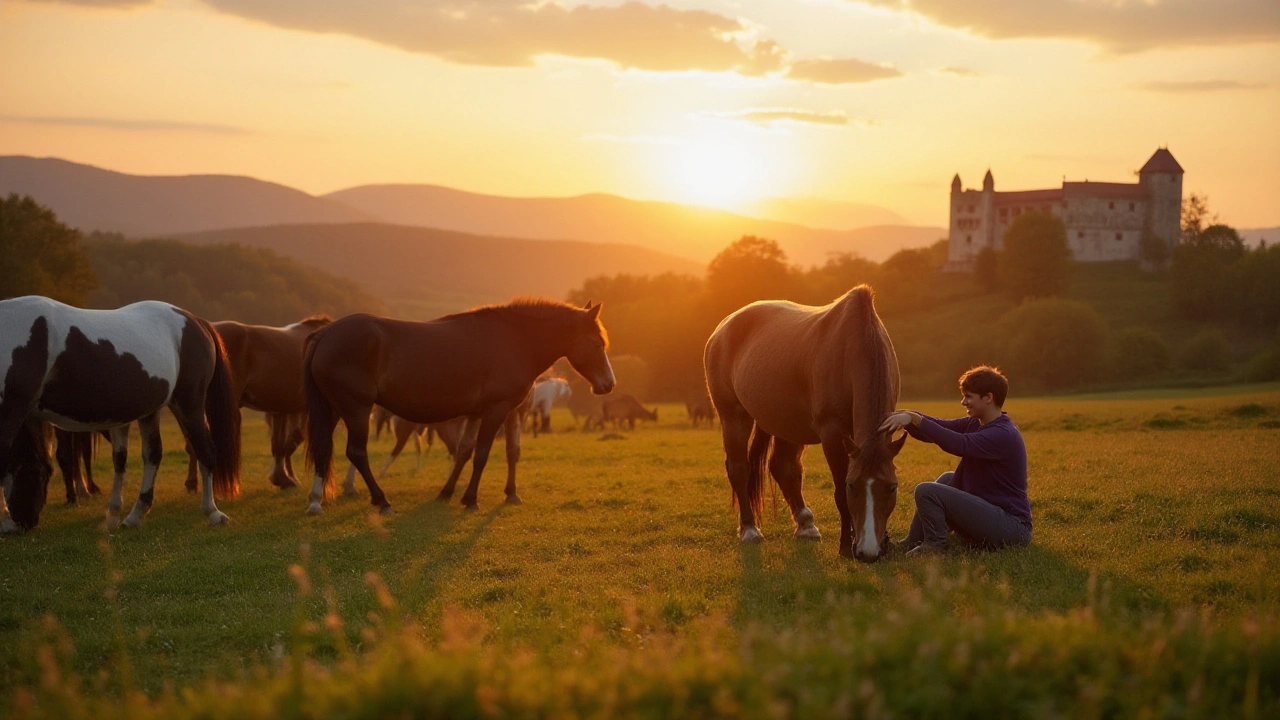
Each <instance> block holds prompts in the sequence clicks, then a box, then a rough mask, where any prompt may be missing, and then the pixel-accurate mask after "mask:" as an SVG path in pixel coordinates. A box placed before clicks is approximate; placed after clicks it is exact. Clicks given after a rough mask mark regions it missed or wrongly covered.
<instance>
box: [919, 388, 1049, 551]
mask: <svg viewBox="0 0 1280 720" xmlns="http://www.w3.org/2000/svg"><path fill="white" fill-rule="evenodd" d="M906 429H907V432H909V433H911V436H912V437H914V438H916V439H917V440H924V441H925V442H931V443H934V444H936V445H937V446H938V447H940V448H942V449H943V450H945V451H946V452H949V453H951V454H952V455H957V456H959V457H960V464H959V465H957V466H956V476H955V481H954V482H953V483H952V487H954V488H956V489H958V490H964V491H965V492H967V493H971V494H973V495H977V496H978V497H980V498H982V499H983V500H986V501H987V502H989V503H991V504H992V505H995V506H996V507H998V508H1000V509H1002V510H1004V511H1005V512H1007V513H1009V514H1010V515H1012V516H1014V517H1016V518H1018V519H1020V520H1022V521H1024V522H1026V524H1027V526H1028V527H1030V526H1031V500H1030V498H1028V497H1027V446H1026V445H1025V444H1024V443H1023V442H1022V433H1020V432H1018V426H1017V425H1014V424H1013V420H1011V419H1009V415H1008V414H1007V413H1001V414H1000V417H998V418H996V419H995V420H992V421H991V422H989V423H987V424H986V425H983V424H982V423H980V422H978V419H977V418H971V417H962V418H958V419H955V420H940V419H938V418H935V417H929V416H928V415H925V414H923V413H921V414H920V425H919V426H918V427H917V426H912V425H907V426H906Z"/></svg>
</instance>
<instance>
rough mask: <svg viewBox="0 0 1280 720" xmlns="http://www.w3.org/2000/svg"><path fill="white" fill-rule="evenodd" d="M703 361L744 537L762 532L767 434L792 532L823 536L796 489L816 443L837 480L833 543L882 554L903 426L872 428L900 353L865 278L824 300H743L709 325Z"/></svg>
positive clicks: (890, 399)
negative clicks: (889, 431)
mask: <svg viewBox="0 0 1280 720" xmlns="http://www.w3.org/2000/svg"><path fill="white" fill-rule="evenodd" d="M703 366H704V368H705V369H706V375H707V387H708V389H709V390H710V391H711V400H712V402H713V403H714V404H715V407H716V411H717V412H718V413H719V415H720V427H721V431H722V433H723V435H724V452H725V469H726V471H727V472H728V475H729V483H730V485H731V486H732V488H733V497H734V500H735V501H736V502H737V504H738V512H739V526H738V532H739V538H740V539H741V540H742V541H743V542H754V541H759V540H761V539H763V537H764V536H763V535H761V533H760V530H759V529H758V528H757V527H756V518H757V516H759V514H760V512H761V500H762V485H763V482H764V480H763V478H764V468H765V458H766V455H767V454H769V448H770V444H771V442H772V446H773V452H772V455H771V456H770V457H769V458H768V468H769V473H770V474H771V475H772V476H773V479H774V480H775V481H776V482H777V483H778V485H779V487H781V489H782V494H783V496H784V497H785V498H786V500H787V504H788V505H789V506H790V508H791V517H792V520H793V522H794V523H795V526H796V530H795V536H796V537H799V538H811V539H815V540H816V539H818V538H819V537H820V533H819V532H818V528H817V527H816V526H815V525H814V524H813V511H811V510H810V509H809V508H808V507H807V506H806V505H805V503H804V497H803V495H802V494H801V491H800V482H801V479H802V477H803V474H802V471H801V464H800V459H801V455H802V454H803V453H804V448H805V446H806V445H817V444H821V445H822V452H823V455H825V456H826V460H827V465H828V466H829V467H830V468H831V475H832V477H833V478H834V479H835V485H836V491H835V496H836V508H837V509H838V510H839V511H840V554H841V555H844V556H845V557H857V558H858V559H859V560H862V561H864V562H873V561H875V560H876V559H878V558H879V557H880V556H881V555H882V554H883V553H884V551H885V550H886V549H887V547H888V537H887V534H886V530H885V526H886V523H887V522H888V519H889V514H890V513H891V512H893V508H894V506H895V505H896V504H897V497H898V474H897V469H896V468H895V467H894V464H893V458H894V457H895V456H896V455H897V454H898V451H899V450H901V449H902V444H903V442H905V441H906V435H903V437H902V438H901V439H899V440H898V441H896V442H890V439H889V437H888V436H887V435H884V434H882V433H879V432H877V429H878V427H879V425H880V421H881V420H883V419H884V416H885V415H887V414H888V413H890V412H892V411H893V409H894V407H895V406H896V405H897V402H898V357H897V355H895V354H894V351H893V343H892V342H891V341H890V340H889V335H888V333H887V332H885V329H884V325H883V324H881V322H880V317H879V316H878V315H876V311H875V307H874V303H873V294H872V291H871V288H869V287H867V286H865V285H859V286H858V287H855V288H854V289H852V290H850V291H849V292H847V293H845V295H844V296H842V297H840V298H839V299H837V300H835V301H834V302H832V303H831V304H829V305H825V306H823V307H809V306H807V305H797V304H795V303H791V302H785V301H769V302H756V303H752V304H750V305H747V306H746V307H744V308H742V309H740V310H738V311H736V312H734V313H733V314H731V315H729V316H728V317H726V318H725V319H724V320H723V321H722V322H721V323H720V326H719V327H717V328H716V330H715V332H714V333H712V334H711V338H710V339H709V340H708V341H707V346H706V349H705V351H704V354H703ZM753 430H754V435H753V434H752V431H753Z"/></svg>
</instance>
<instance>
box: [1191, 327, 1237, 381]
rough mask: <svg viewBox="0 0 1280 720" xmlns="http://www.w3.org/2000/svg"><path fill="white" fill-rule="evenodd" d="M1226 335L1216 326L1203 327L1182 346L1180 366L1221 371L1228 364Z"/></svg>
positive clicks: (1206, 370) (1207, 370)
mask: <svg viewBox="0 0 1280 720" xmlns="http://www.w3.org/2000/svg"><path fill="white" fill-rule="evenodd" d="M1229 350H1230V347H1229V346H1228V344H1227V337H1226V336H1225V335H1223V334H1222V331H1221V330H1219V329H1218V328H1205V329H1203V330H1201V331H1200V332H1198V333H1196V334H1195V336H1194V337H1192V338H1191V340H1189V341H1188V342H1187V344H1186V345H1185V346H1184V347H1183V348H1182V366H1183V367H1185V368H1187V369H1188V370H1197V371H1200V372H1222V371H1224V370H1226V369H1227V366H1228V365H1229V364H1230V362H1229V360H1228V351H1229Z"/></svg>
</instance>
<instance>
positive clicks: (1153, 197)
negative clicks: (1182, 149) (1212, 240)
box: [1138, 148, 1183, 248]
mask: <svg viewBox="0 0 1280 720" xmlns="http://www.w3.org/2000/svg"><path fill="white" fill-rule="evenodd" d="M1182 175H1183V170H1182V166H1181V165H1179V164H1178V161H1177V160H1174V159H1173V154H1172V153H1170V152H1169V149H1168V148H1160V149H1159V150H1156V152H1155V154H1154V155H1152V156H1151V159H1150V160H1147V164H1146V165H1143V166H1142V169H1141V170H1139V171H1138V184H1139V185H1141V186H1142V187H1143V188H1144V189H1145V190H1146V191H1147V195H1148V197H1150V202H1148V203H1147V216H1146V223H1145V225H1146V228H1145V229H1146V230H1147V231H1148V232H1150V233H1152V234H1153V235H1155V236H1156V237H1159V238H1161V239H1162V240H1164V241H1165V242H1166V243H1168V244H1169V247H1170V248H1172V247H1173V246H1175V245H1177V244H1178V242H1179V241H1180V240H1181V239H1182Z"/></svg>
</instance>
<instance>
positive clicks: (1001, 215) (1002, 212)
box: [1000, 208, 1009, 217]
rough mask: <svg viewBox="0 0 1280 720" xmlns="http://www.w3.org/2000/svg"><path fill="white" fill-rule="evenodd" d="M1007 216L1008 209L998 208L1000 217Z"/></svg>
mask: <svg viewBox="0 0 1280 720" xmlns="http://www.w3.org/2000/svg"><path fill="white" fill-rule="evenodd" d="M1008 214H1009V208H1000V217H1004V216H1006V215H1008Z"/></svg>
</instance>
